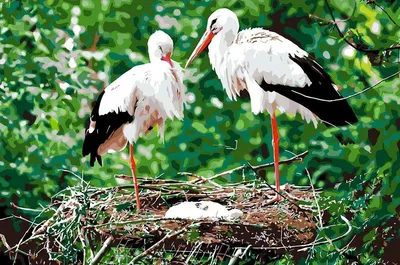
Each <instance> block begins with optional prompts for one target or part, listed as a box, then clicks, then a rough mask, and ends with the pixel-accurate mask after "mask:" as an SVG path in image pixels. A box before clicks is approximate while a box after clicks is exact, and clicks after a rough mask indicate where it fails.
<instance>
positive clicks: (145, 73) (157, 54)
mask: <svg viewBox="0 0 400 265" xmlns="http://www.w3.org/2000/svg"><path fill="white" fill-rule="evenodd" d="M148 48H149V56H150V63H148V64H143V65H139V66H135V67H133V68H132V69H130V70H129V71H127V72H126V73H124V74H123V75H122V76H121V77H119V78H118V79H117V80H115V81H114V82H112V83H111V84H110V85H109V86H108V87H107V88H106V89H105V90H104V91H103V92H102V93H101V94H100V96H99V98H98V100H97V102H96V105H95V107H94V109H93V112H92V115H91V117H90V123H89V126H88V128H87V130H86V136H85V140H84V143H83V149H82V154H83V155H84V156H86V155H89V154H90V165H91V166H94V164H95V162H96V161H98V163H99V164H100V165H102V159H101V156H102V155H104V154H106V153H107V152H115V151H120V150H122V149H124V148H125V146H126V144H127V143H128V142H129V143H130V144H131V145H130V149H129V150H130V163H131V170H132V175H133V179H134V184H135V192H136V201H137V208H138V209H140V207H141V206H140V198H139V188H138V183H137V178H136V164H135V159H134V155H133V143H135V142H136V140H137V139H138V138H139V137H140V136H142V135H145V134H147V133H149V132H150V131H151V130H152V129H153V128H154V127H155V126H158V132H159V136H160V138H161V139H162V140H164V127H165V121H166V120H167V119H173V118H178V119H182V118H183V108H184V106H183V105H184V103H185V101H186V87H185V86H184V84H183V80H182V68H181V67H180V66H179V64H178V63H177V62H174V61H173V60H171V55H172V50H173V41H172V39H171V38H170V37H169V36H168V35H167V34H165V33H164V32H162V31H156V32H155V33H154V34H152V35H151V36H150V38H149V41H148Z"/></svg>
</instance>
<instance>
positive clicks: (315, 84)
mask: <svg viewBox="0 0 400 265" xmlns="http://www.w3.org/2000/svg"><path fill="white" fill-rule="evenodd" d="M238 31H239V21H238V18H237V16H236V15H235V13H233V12H232V11H230V10H229V9H225V8H223V9H219V10H217V11H215V12H214V13H213V14H211V16H210V17H209V18H208V23H207V29H206V31H205V33H204V35H203V37H202V38H201V40H200V41H199V43H198V45H197V46H196V48H195V50H194V51H193V53H192V55H191V56H190V58H189V60H188V62H187V63H186V66H185V67H187V66H188V65H189V64H190V63H191V62H192V61H193V60H194V59H195V58H196V56H198V55H199V54H200V53H201V52H202V51H203V50H204V49H205V48H206V47H207V46H208V56H209V58H210V63H211V65H212V67H213V69H214V70H215V72H216V73H217V75H218V77H219V79H220V80H221V83H222V85H223V87H224V89H225V90H226V93H227V94H228V97H229V98H230V99H234V100H236V97H237V95H239V93H240V91H241V90H247V91H248V93H249V95H250V99H251V110H252V112H253V113H254V114H258V113H261V112H265V111H266V112H268V113H269V115H270V116H271V126H272V146H273V150H274V169H275V182H276V188H277V190H278V192H279V191H280V180H279V134H278V127H277V124H276V117H275V112H276V110H279V111H280V112H286V113H288V114H296V113H300V115H301V117H302V118H303V119H305V120H306V121H307V123H309V122H313V123H314V126H315V127H316V126H317V122H318V119H319V120H321V121H322V122H323V123H325V124H326V125H328V126H344V125H349V124H353V123H355V122H357V117H356V116H355V114H354V112H353V110H352V109H351V107H350V106H349V104H348V103H347V102H346V101H345V100H344V99H343V100H338V99H342V96H341V95H340V94H339V92H338V89H337V87H336V86H335V85H334V84H333V81H332V79H331V78H330V77H329V75H328V74H327V73H326V72H325V71H324V70H323V69H322V67H321V66H320V65H319V64H318V63H317V62H316V61H315V60H314V59H312V58H311V57H310V56H309V55H308V53H307V52H305V51H304V50H302V49H300V48H299V47H298V46H297V45H296V44H294V43H293V42H291V41H289V40H288V39H286V38H284V37H282V36H280V35H279V34H277V33H275V32H271V31H269V30H265V29H262V28H254V29H246V30H243V31H240V32H238ZM318 98H320V99H325V100H330V99H333V100H336V101H333V102H324V101H319V100H317V99H318ZM279 200H280V196H279V194H277V195H276V196H275V198H274V199H273V200H272V201H279Z"/></svg>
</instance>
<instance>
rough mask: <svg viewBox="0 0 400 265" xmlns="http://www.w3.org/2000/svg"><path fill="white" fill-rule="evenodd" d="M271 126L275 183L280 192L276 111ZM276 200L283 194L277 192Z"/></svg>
mask: <svg viewBox="0 0 400 265" xmlns="http://www.w3.org/2000/svg"><path fill="white" fill-rule="evenodd" d="M271 127H272V148H273V150H274V169H275V185H276V190H277V191H278V192H279V191H280V189H281V181H280V179H279V133H278V126H277V125H276V116H275V113H273V114H272V115H271ZM275 200H276V201H280V200H281V196H279V194H277V196H276V198H275Z"/></svg>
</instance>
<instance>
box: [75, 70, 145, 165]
mask: <svg viewBox="0 0 400 265" xmlns="http://www.w3.org/2000/svg"><path fill="white" fill-rule="evenodd" d="M144 66H145V65H140V66H136V67H133V68H132V69H131V70H129V71H127V72H126V73H124V74H123V75H122V76H120V77H119V78H118V79H117V80H115V81H114V82H112V83H111V84H110V85H109V86H108V87H107V88H106V89H104V91H103V92H102V93H101V94H100V95H99V97H98V99H97V101H96V104H95V106H94V108H93V111H92V114H91V116H90V120H89V123H88V125H87V127H86V135H85V140H84V142H83V148H82V155H83V156H86V155H88V154H90V165H91V166H94V163H95V162H96V160H97V161H98V162H99V164H100V165H102V160H101V156H100V155H99V154H98V152H97V151H98V148H99V146H100V145H101V144H103V143H104V142H105V141H106V140H107V139H109V138H110V137H111V135H112V134H113V133H114V132H115V131H116V130H118V129H119V128H120V127H121V126H123V125H124V124H127V123H129V122H132V121H133V118H134V112H135V108H136V102H137V100H138V99H137V86H138V85H139V84H140V83H141V82H143V80H145V79H146V67H144Z"/></svg>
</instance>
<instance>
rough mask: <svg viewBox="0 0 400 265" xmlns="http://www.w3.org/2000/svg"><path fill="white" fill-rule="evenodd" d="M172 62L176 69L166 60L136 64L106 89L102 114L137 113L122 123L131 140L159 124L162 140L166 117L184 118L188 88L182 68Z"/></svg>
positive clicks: (134, 140)
mask: <svg viewBox="0 0 400 265" xmlns="http://www.w3.org/2000/svg"><path fill="white" fill-rule="evenodd" d="M171 61H172V60H171ZM172 64H173V66H174V67H173V68H171V66H170V65H169V64H168V63H167V62H164V61H156V62H151V63H148V64H144V65H139V66H135V67H133V68H132V69H131V70H129V71H128V72H126V73H125V74H123V75H122V76H121V77H120V78H118V79H117V80H115V81H114V82H113V83H111V84H110V85H109V86H108V87H107V88H106V89H105V90H104V96H103V99H102V101H101V102H100V108H99V115H100V116H102V115H105V114H108V113H110V112H115V113H118V112H128V113H129V114H130V115H132V116H134V120H133V121H132V122H131V123H129V124H125V125H123V127H124V129H123V131H124V136H125V137H126V138H127V140H128V141H129V142H131V143H133V142H136V140H137V139H138V138H139V136H141V135H143V134H145V133H146V132H147V130H148V128H149V127H150V126H153V125H156V124H158V125H159V134H160V137H161V139H163V138H164V130H163V129H164V124H165V121H166V120H167V118H169V119H173V118H178V119H180V120H181V119H182V118H183V105H184V102H185V100H186V88H185V86H184V85H183V83H182V68H181V67H180V66H179V64H178V63H176V62H174V61H172ZM174 73H175V75H174Z"/></svg>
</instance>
